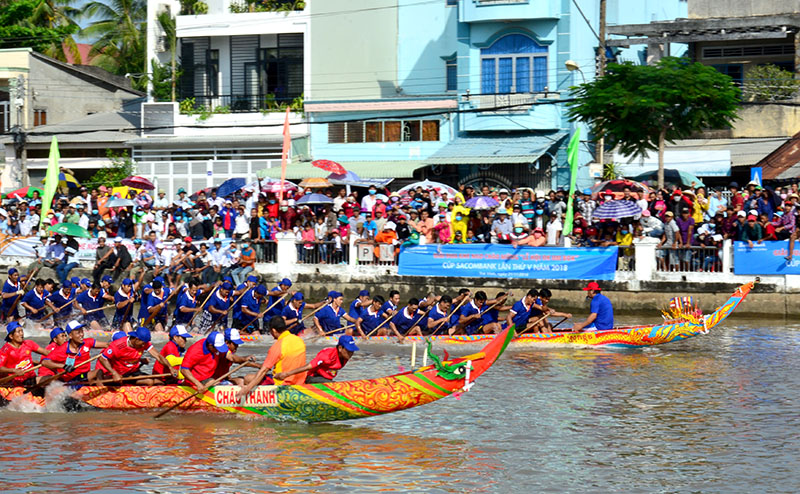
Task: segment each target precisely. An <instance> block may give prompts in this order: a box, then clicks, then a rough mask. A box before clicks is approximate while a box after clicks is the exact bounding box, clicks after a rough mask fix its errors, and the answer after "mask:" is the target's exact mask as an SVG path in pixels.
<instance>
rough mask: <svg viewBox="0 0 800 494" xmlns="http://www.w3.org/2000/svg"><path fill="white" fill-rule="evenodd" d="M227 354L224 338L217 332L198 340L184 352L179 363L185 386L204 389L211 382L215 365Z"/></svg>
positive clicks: (215, 368)
mask: <svg viewBox="0 0 800 494" xmlns="http://www.w3.org/2000/svg"><path fill="white" fill-rule="evenodd" d="M227 353H228V345H227V344H226V343H225V336H224V335H223V334H222V333H220V332H217V331H212V332H210V333H209V334H208V336H206V337H205V338H203V339H202V340H198V341H196V342H194V343H193V344H192V346H190V347H189V349H188V350H186V355H184V356H183V362H181V374H183V380H184V383H185V384H190V385H192V386H194V387H195V388H196V389H198V390H199V389H204V388H205V385H206V384H208V383H209V382H211V381H212V376H213V375H214V372H215V371H216V370H217V365H219V363H220V361H221V360H222V359H223V358H225V355H226V354H227Z"/></svg>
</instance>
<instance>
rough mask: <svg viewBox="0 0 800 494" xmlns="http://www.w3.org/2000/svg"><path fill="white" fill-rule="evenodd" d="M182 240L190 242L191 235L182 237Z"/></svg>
mask: <svg viewBox="0 0 800 494" xmlns="http://www.w3.org/2000/svg"><path fill="white" fill-rule="evenodd" d="M183 241H184V242H189V243H191V241H192V237H183Z"/></svg>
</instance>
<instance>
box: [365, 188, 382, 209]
mask: <svg viewBox="0 0 800 494" xmlns="http://www.w3.org/2000/svg"><path fill="white" fill-rule="evenodd" d="M377 194H378V188H377V187H375V186H374V185H370V186H369V191H368V193H367V195H366V196H364V198H363V199H361V210H362V211H363V210H367V211H369V212H372V210H373V209H374V208H375V204H377V203H378V199H377V197H375V196H376V195H377Z"/></svg>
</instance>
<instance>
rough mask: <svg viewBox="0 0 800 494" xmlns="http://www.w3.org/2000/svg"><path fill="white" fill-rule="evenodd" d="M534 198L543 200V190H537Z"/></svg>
mask: <svg viewBox="0 0 800 494" xmlns="http://www.w3.org/2000/svg"><path fill="white" fill-rule="evenodd" d="M536 198H537V199H544V191H543V190H537V191H536Z"/></svg>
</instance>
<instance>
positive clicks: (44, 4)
mask: <svg viewBox="0 0 800 494" xmlns="http://www.w3.org/2000/svg"><path fill="white" fill-rule="evenodd" d="M74 3H75V0H37V1H36V4H37V5H36V8H35V9H34V10H33V13H32V15H31V17H30V19H29V22H30V23H31V24H32V25H34V26H40V27H45V28H50V29H54V28H59V27H62V28H69V29H70V34H68V35H66V36H64V38H63V40H59V41H53V42H51V43H50V45H49V46H48V47H47V48H45V50H44V54H45V55H47V56H49V57H52V58H55V59H57V60H61V61H62V62H65V61H66V60H67V57H66V55H65V54H64V50H65V49H66V50H69V52H70V55H72V59H73V60H74V61H75V63H77V64H80V63H83V61H82V60H81V53H80V50H78V43H77V42H76V41H75V38H73V36H72V34H71V33H74V32H77V31H78V30H79V27H78V23H77V22H76V21H75V19H76V18H77V17H79V16H80V13H81V12H80V10H78V9H76V8H75V7H73V6H72V5H73V4H74Z"/></svg>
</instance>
